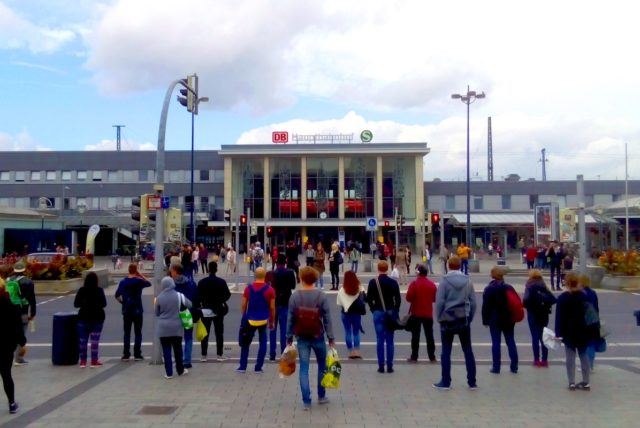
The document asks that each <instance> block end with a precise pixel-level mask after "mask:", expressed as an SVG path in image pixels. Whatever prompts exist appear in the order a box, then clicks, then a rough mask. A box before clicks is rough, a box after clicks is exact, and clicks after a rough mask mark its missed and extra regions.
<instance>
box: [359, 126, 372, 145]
mask: <svg viewBox="0 0 640 428" xmlns="http://www.w3.org/2000/svg"><path fill="white" fill-rule="evenodd" d="M371 140H373V132H371V131H369V130H368V129H365V130H364V131H362V132H361V133H360V141H362V142H363V143H370V142H371Z"/></svg>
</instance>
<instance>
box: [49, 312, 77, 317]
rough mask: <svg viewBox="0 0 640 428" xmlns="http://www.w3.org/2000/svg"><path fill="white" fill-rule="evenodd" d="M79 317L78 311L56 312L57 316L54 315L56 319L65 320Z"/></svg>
mask: <svg viewBox="0 0 640 428" xmlns="http://www.w3.org/2000/svg"><path fill="white" fill-rule="evenodd" d="M76 315H78V311H69V312H56V313H55V314H53V316H54V317H56V318H57V317H60V318H64V317H73V316H76Z"/></svg>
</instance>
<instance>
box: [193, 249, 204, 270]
mask: <svg viewBox="0 0 640 428" xmlns="http://www.w3.org/2000/svg"><path fill="white" fill-rule="evenodd" d="M199 262H200V248H199V247H198V245H196V244H193V246H192V248H191V265H192V266H193V274H194V275H195V274H197V273H198V263H199ZM202 271H203V273H204V269H202Z"/></svg>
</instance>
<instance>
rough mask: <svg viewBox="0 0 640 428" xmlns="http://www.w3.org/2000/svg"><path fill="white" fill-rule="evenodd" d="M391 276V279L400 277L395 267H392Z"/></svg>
mask: <svg viewBox="0 0 640 428" xmlns="http://www.w3.org/2000/svg"><path fill="white" fill-rule="evenodd" d="M390 276H391V278H393V279H396V280H397V279H400V271H399V270H398V268H397V267H394V268H393V270H392V271H391V275H390Z"/></svg>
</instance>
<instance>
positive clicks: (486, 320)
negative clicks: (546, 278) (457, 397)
mask: <svg viewBox="0 0 640 428" xmlns="http://www.w3.org/2000/svg"><path fill="white" fill-rule="evenodd" d="M491 278H492V280H491V282H490V283H489V285H487V286H486V287H485V289H484V293H483V294H482V325H484V326H486V327H489V332H490V333H491V357H492V358H491V359H492V361H493V364H492V368H491V370H490V372H491V373H494V374H498V373H500V341H501V339H502V336H503V335H504V341H505V343H506V345H507V350H508V352H509V359H510V360H511V365H510V367H509V368H510V369H511V373H518V349H517V348H516V341H515V337H514V332H513V330H514V327H515V322H514V321H513V319H512V317H511V313H510V311H509V302H508V297H507V293H510V292H511V293H515V292H516V291H515V290H514V289H513V287H512V286H511V285H509V284H506V283H505V282H504V270H503V269H502V268H500V267H498V266H495V267H494V268H493V269H491Z"/></svg>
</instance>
